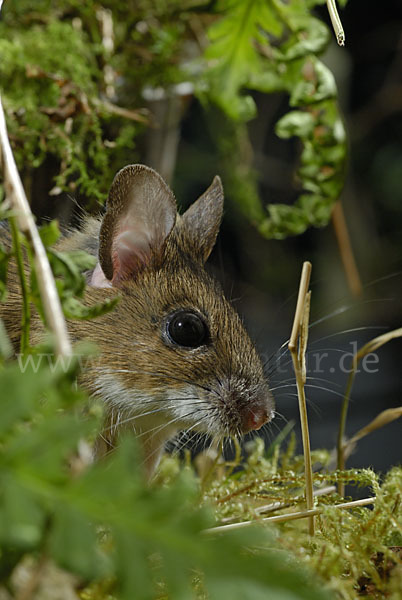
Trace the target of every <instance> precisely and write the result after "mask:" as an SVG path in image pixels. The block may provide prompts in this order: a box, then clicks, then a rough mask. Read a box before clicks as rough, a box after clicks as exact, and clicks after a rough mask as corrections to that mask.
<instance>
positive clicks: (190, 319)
mask: <svg viewBox="0 0 402 600" xmlns="http://www.w3.org/2000/svg"><path fill="white" fill-rule="evenodd" d="M166 333H167V336H168V338H169V340H170V341H171V342H173V343H174V344H178V345H179V346H184V347H185V348H198V347H199V346H202V345H203V344H205V343H206V342H207V339H208V328H207V326H206V324H205V322H204V319H203V318H202V317H201V315H198V314H196V313H194V312H191V311H189V310H180V311H178V312H175V313H173V314H172V315H170V316H169V317H168V319H167V323H166Z"/></svg>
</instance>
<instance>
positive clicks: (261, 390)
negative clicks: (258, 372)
mask: <svg viewBox="0 0 402 600" xmlns="http://www.w3.org/2000/svg"><path fill="white" fill-rule="evenodd" d="M229 397H230V404H231V405H232V406H236V407H237V409H236V412H237V415H238V422H239V425H240V431H241V433H242V434H245V433H248V432H249V431H255V430H257V429H261V427H262V426H263V425H265V423H268V422H269V421H271V420H272V419H273V417H274V414H275V413H274V401H273V399H272V395H271V392H270V391H269V389H268V386H266V385H263V386H261V387H260V386H258V387H257V389H254V390H253V391H252V392H249V393H244V391H243V390H242V391H239V390H234V389H232V390H231V392H230V393H229Z"/></svg>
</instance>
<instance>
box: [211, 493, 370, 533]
mask: <svg viewBox="0 0 402 600" xmlns="http://www.w3.org/2000/svg"><path fill="white" fill-rule="evenodd" d="M375 500H376V497H375V496H373V497H372V498H362V499H361V500H353V501H352V502H343V503H342V504H333V505H332V506H331V508H355V507H357V506H367V505H368V504H374V502H375ZM328 507H329V505H328V506H326V507H325V508H328ZM322 512H323V509H322V508H313V509H312V510H301V511H298V512H293V513H288V514H287V515H275V516H274V517H264V519H255V520H253V521H242V522H241V523H229V524H228V525H219V526H218V527H211V528H210V529H205V530H204V531H203V533H207V534H210V533H220V532H223V531H228V530H230V529H242V528H243V527H249V526H250V525H255V524H256V523H284V522H286V521H295V520H296V519H305V518H313V517H314V516H315V515H320V514H322Z"/></svg>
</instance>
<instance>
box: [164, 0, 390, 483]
mask: <svg viewBox="0 0 402 600" xmlns="http://www.w3.org/2000/svg"><path fill="white" fill-rule="evenodd" d="M319 15H320V16H321V17H322V18H323V19H324V20H326V21H327V22H328V23H329V19H328V15H327V12H326V8H325V6H324V7H322V9H321V10H320V11H319ZM341 18H342V21H343V25H344V29H345V32H346V47H345V48H339V47H338V46H337V44H336V42H335V39H333V41H332V43H331V44H330V47H329V48H328V51H327V53H326V55H325V56H324V62H325V63H326V64H327V66H329V68H330V69H331V70H332V71H333V73H334V75H335V78H336V81H337V85H338V89H339V96H340V104H341V107H342V111H343V115H344V120H345V126H346V129H347V131H348V136H349V140H350V147H349V158H348V173H347V180H346V185H345V189H344V191H343V194H342V198H341V199H342V203H343V206H344V211H345V214H346V218H347V223H348V228H349V233H350V237H351V242H352V246H353V250H354V253H355V258H356V262H357V266H358V270H359V273H360V277H361V279H362V283H363V290H364V291H363V294H362V295H361V296H360V297H359V298H354V297H353V296H352V294H351V293H350V291H349V289H348V285H347V281H346V278H345V274H344V271H343V267H342V263H341V260H340V256H339V252H338V246H337V242H336V238H335V235H334V231H333V227H332V226H331V225H329V226H328V227H327V228H325V229H322V230H317V229H314V230H313V229H312V230H309V231H307V232H306V233H304V234H303V235H301V236H298V237H296V238H289V239H287V240H284V241H275V240H271V241H267V240H264V239H262V238H260V237H259V236H258V234H257V233H256V232H255V230H254V229H253V228H252V227H251V226H250V225H248V224H247V223H245V221H244V219H241V218H240V217H239V218H238V217H237V216H236V211H235V210H234V209H233V210H232V207H231V199H230V197H228V198H227V199H226V207H227V208H226V216H225V219H224V223H223V227H222V231H221V235H220V238H219V242H218V245H217V248H216V250H215V251H214V254H213V256H212V259H211V263H212V265H213V270H214V272H215V274H216V275H217V276H218V277H219V278H220V279H221V281H222V282H223V283H224V286H225V289H226V291H227V293H228V294H229V295H230V297H231V298H232V299H234V303H235V305H236V307H237V308H238V310H239V312H240V313H241V314H242V315H244V318H245V321H246V324H247V326H248V328H249V330H250V332H251V334H252V335H253V337H254V339H255V340H256V342H257V344H258V346H259V348H260V349H261V351H262V353H263V354H264V356H266V357H269V356H270V355H271V354H272V353H274V356H273V357H272V359H271V361H269V365H268V372H270V371H271V370H273V373H272V375H271V376H270V381H271V386H272V387H273V388H276V387H279V386H280V385H281V384H282V385H284V386H287V387H283V388H282V389H278V390H277V391H276V392H274V396H275V398H276V405H277V411H278V413H280V415H282V416H280V415H278V416H277V418H276V422H274V423H273V424H272V425H271V426H270V429H269V431H267V432H266V436H267V438H268V439H270V440H272V439H273V438H274V437H275V436H276V435H277V432H278V429H281V428H282V427H283V426H284V423H285V421H288V420H295V421H296V425H295V431H296V433H297V435H298V439H299V444H300V433H299V425H298V408H297V397H296V395H295V387H294V385H292V383H293V382H292V381H288V380H289V379H291V378H292V372H291V369H290V365H289V360H290V358H289V354H288V353H286V354H285V355H284V356H282V358H281V359H280V361H279V362H278V361H277V359H278V353H276V351H277V350H278V348H280V346H281V345H282V344H283V343H284V342H285V341H286V340H287V338H288V337H289V335H290V329H291V326H292V319H293V313H294V308H295V303H296V294H297V289H298V283H299V276H300V271H301V267H302V263H303V261H304V260H310V261H311V262H312V264H313V273H312V285H311V289H312V311H311V322H312V323H314V321H316V320H318V319H321V318H324V320H323V322H321V323H319V324H317V325H314V326H312V327H311V330H310V344H309V351H310V353H311V354H312V355H313V356H311V355H310V357H309V367H310V368H309V373H308V375H309V376H310V377H312V378H313V379H309V384H310V385H312V386H316V387H311V388H307V390H308V400H309V418H310V427H311V443H312V447H313V448H317V447H326V448H332V447H334V445H335V443H336V435H337V429H338V420H339V414H340V405H341V400H342V395H343V392H344V390H345V385H346V381H347V373H345V372H342V369H341V366H342V364H343V365H344V367H345V368H349V366H350V360H351V357H350V356H349V358H348V359H344V362H343V363H342V362H340V359H341V357H342V356H343V354H344V353H345V352H351V351H352V350H353V344H354V348H356V347H358V348H359V347H360V346H362V345H363V344H364V343H366V342H367V341H369V340H370V339H372V338H373V337H376V336H377V335H380V334H381V333H384V332H386V331H388V330H391V329H394V328H398V327H401V325H402V310H401V300H402V296H401V289H402V285H401V284H402V271H401V269H402V6H401V3H400V2H399V1H398V0H394V1H387V2H385V3H382V4H379V3H378V2H374V1H373V0H372V1H367V2H364V3H362V2H357V1H356V0H352V1H350V2H349V3H348V5H347V8H346V9H345V10H343V11H342V13H341ZM254 98H255V100H256V102H257V105H258V118H257V119H254V120H253V121H251V122H250V123H249V134H250V138H251V141H252V146H253V164H254V167H255V168H256V170H257V171H258V174H259V186H260V192H261V197H262V199H263V202H264V203H268V202H270V203H271V202H292V201H293V200H294V199H295V197H296V192H295V189H294V185H293V181H294V176H293V173H294V171H295V168H296V166H297V155H298V150H299V149H298V146H297V144H296V143H294V142H292V141H283V140H279V139H278V138H277V137H276V136H275V134H274V131H273V129H274V124H275V122H276V121H277V119H278V118H279V117H280V116H281V115H282V114H284V113H285V112H286V111H287V110H288V104H287V98H286V97H284V96H280V95H273V96H266V95H263V94H254ZM205 119H206V116H205V114H204V113H203V111H202V109H201V108H200V106H199V105H197V103H196V102H193V103H192V104H191V106H190V108H189V110H188V113H187V116H186V118H185V120H184V122H183V125H182V132H181V142H180V146H179V153H178V161H177V164H178V168H177V169H176V176H175V178H174V180H173V187H174V188H177V187H179V188H180V189H182V188H183V185H182V181H181V173H180V165H181V164H182V163H183V161H186V160H188V155H189V154H191V153H193V154H194V155H195V156H197V160H199V161H200V163H202V166H200V168H201V169H202V170H203V171H205V164H207V165H211V163H213V160H211V152H213V146H212V142H211V140H210V139H209V136H208V123H206V122H205ZM214 174H215V171H214V165H213V164H212V165H211V167H210V173H209V175H210V178H212V176H213V175H214ZM209 182H210V181H209V180H208V177H205V182H204V188H205V187H206V186H207V185H208V184H209ZM224 183H225V182H224ZM185 191H186V193H187V194H188V196H189V198H191V201H192V200H193V199H194V198H195V197H196V195H197V194H198V193H200V192H202V191H203V189H202V186H201V187H200V188H198V187H197V186H193V188H192V189H189V188H187V189H186V190H185ZM181 199H182V197H181V196H179V200H181ZM183 202H184V203H185V200H183ZM340 311H342V312H341V314H339V312H340ZM351 330H352V331H351ZM322 338H323V339H322ZM320 352H321V353H322V352H328V357H324V358H322V360H321V363H320V366H321V371H322V372H320V373H317V372H315V371H316V370H315V369H314V366H315V365H316V360H317V358H316V355H317V353H320ZM377 355H378V361H379V362H378V364H374V363H371V364H370V365H369V366H370V369H372V370H376V372H373V373H369V372H364V370H362V372H360V373H358V374H357V376H356V379H355V384H354V387H353V391H352V398H351V404H350V408H349V415H348V421H347V428H346V432H347V435H349V436H351V435H353V434H354V433H355V432H356V431H357V430H358V429H360V428H361V427H363V426H365V425H366V424H368V423H369V422H370V421H371V420H372V419H373V418H374V417H375V416H376V415H377V414H378V413H379V412H381V411H382V410H385V409H387V408H391V407H394V406H400V405H401V390H402V376H401V370H402V340H393V341H391V342H390V343H388V344H387V345H385V346H384V347H382V348H381V349H380V350H378V352H377ZM275 361H276V362H275ZM275 364H276V367H277V369H276V371H275ZM278 367H279V372H277V371H278ZM320 387H322V389H319V388H320ZM401 433H402V429H401V421H400V420H399V421H395V422H393V423H391V424H389V425H387V426H386V427H385V428H383V429H380V430H378V431H376V432H374V433H372V434H371V435H370V436H368V437H366V438H364V439H363V440H361V441H360V442H359V444H358V446H357V449H356V451H355V452H354V454H353V455H352V457H351V458H350V459H349V461H348V465H349V466H355V467H367V466H372V467H373V468H374V469H376V470H378V471H384V470H386V469H387V468H388V467H389V466H390V465H394V464H398V463H399V462H400V460H401V456H402V435H401ZM300 448H301V446H300Z"/></svg>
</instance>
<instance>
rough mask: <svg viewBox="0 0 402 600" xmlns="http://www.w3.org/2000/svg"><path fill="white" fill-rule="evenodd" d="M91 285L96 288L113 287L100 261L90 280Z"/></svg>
mask: <svg viewBox="0 0 402 600" xmlns="http://www.w3.org/2000/svg"><path fill="white" fill-rule="evenodd" d="M89 285H91V286H92V287H96V288H110V287H112V282H111V281H109V279H107V278H106V275H105V274H104V272H103V271H102V267H101V266H100V264H99V263H97V265H96V267H95V268H94V270H93V272H92V276H91V279H90V281H89Z"/></svg>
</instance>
